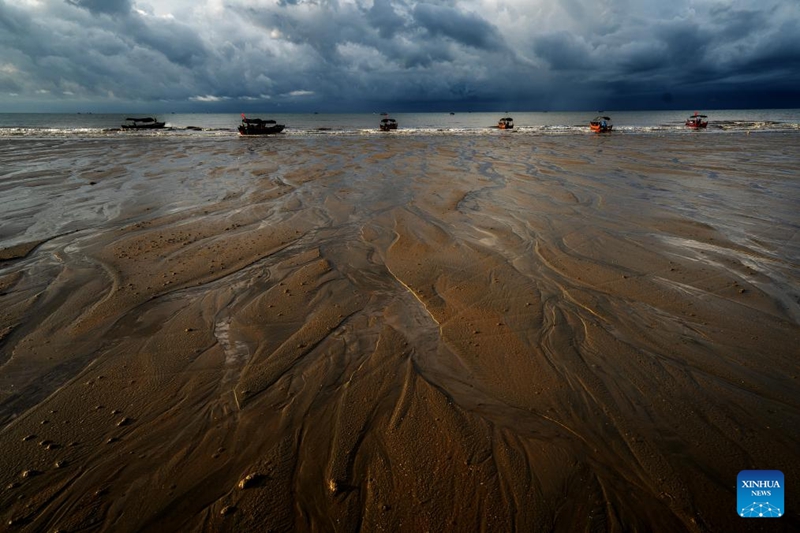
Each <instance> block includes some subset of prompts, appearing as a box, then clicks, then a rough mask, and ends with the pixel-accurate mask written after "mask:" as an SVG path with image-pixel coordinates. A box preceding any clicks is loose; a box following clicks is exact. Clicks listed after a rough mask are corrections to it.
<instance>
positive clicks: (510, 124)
mask: <svg viewBox="0 0 800 533" xmlns="http://www.w3.org/2000/svg"><path fill="white" fill-rule="evenodd" d="M497 127H498V128H500V129H501V130H511V129H514V119H513V118H511V117H503V118H501V119H500V121H499V122H498V123H497Z"/></svg>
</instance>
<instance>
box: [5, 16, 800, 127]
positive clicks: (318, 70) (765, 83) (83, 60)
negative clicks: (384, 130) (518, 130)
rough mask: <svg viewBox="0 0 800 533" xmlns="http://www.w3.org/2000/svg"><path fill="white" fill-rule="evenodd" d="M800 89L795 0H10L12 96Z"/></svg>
mask: <svg viewBox="0 0 800 533" xmlns="http://www.w3.org/2000/svg"><path fill="white" fill-rule="evenodd" d="M726 107H727V108H730V107H800V0H430V1H427V2H418V1H415V0H0V112H3V111H5V112H9V111H95V112H97V111H120V112H127V111H136V110H147V111H150V110H152V111H159V112H165V111H176V112H186V111H211V112H215V111H218V112H238V111H274V112H292V111H301V112H306V111H320V112H334V111H364V112H372V111H378V110H384V109H391V110H393V111H429V110H430V111H467V110H474V111H481V110H485V111H494V110H500V109H513V110H586V109H617V110H619V109H661V108H672V109H696V108H701V109H712V108H726Z"/></svg>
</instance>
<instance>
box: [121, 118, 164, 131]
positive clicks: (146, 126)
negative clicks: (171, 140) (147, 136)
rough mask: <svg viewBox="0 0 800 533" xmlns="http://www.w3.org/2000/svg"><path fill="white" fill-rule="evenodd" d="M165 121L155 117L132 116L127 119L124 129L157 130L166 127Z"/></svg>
mask: <svg viewBox="0 0 800 533" xmlns="http://www.w3.org/2000/svg"><path fill="white" fill-rule="evenodd" d="M165 124H166V123H165V122H159V121H158V120H156V119H154V118H153V117H142V118H131V117H128V118H126V119H125V124H123V125H122V129H123V130H157V129H161V128H163V127H164V125H165Z"/></svg>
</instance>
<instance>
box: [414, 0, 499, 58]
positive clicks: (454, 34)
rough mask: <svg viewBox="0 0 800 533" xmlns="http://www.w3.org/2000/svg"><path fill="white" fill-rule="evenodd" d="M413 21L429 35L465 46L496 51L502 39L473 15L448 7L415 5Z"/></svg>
mask: <svg viewBox="0 0 800 533" xmlns="http://www.w3.org/2000/svg"><path fill="white" fill-rule="evenodd" d="M414 19H415V20H416V21H417V22H418V23H419V25H420V26H421V27H422V28H424V29H426V30H427V31H428V32H429V33H430V34H431V35H434V36H445V37H449V38H451V39H453V40H455V41H457V42H459V43H461V44H464V45H466V46H472V47H474V48H483V49H486V50H498V49H500V48H502V46H503V38H502V36H501V35H500V33H499V32H498V31H497V28H495V27H494V26H493V25H492V24H490V23H489V22H487V21H486V20H484V19H483V18H481V17H480V16H479V15H476V14H474V13H464V12H461V11H459V10H458V9H456V8H453V7H448V6H436V5H433V4H417V5H416V7H415V8H414Z"/></svg>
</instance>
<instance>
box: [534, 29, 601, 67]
mask: <svg viewBox="0 0 800 533" xmlns="http://www.w3.org/2000/svg"><path fill="white" fill-rule="evenodd" d="M533 50H534V52H535V53H536V55H537V56H538V57H540V58H541V59H543V60H545V61H547V63H548V65H549V66H550V68H551V69H552V70H554V71H560V70H575V69H585V68H588V67H590V66H592V64H593V62H594V59H593V58H592V55H593V52H594V51H593V50H592V48H591V47H590V46H589V45H587V44H586V42H584V41H583V40H581V39H580V38H579V37H577V36H576V35H574V34H572V33H568V32H565V31H561V32H558V33H551V34H547V35H542V36H541V37H537V38H536V39H535V40H534V46H533Z"/></svg>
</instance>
